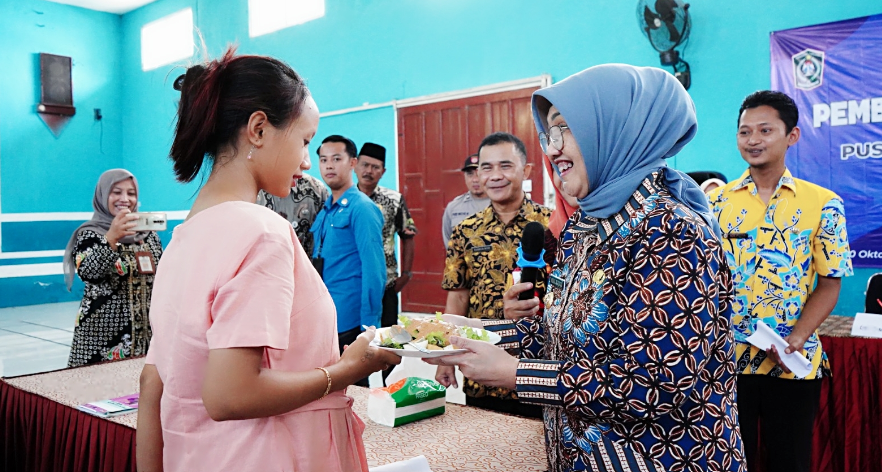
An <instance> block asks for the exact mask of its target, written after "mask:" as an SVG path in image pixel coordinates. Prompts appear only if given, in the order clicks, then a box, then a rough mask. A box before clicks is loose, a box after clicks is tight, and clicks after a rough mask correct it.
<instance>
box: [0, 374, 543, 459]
mask: <svg viewBox="0 0 882 472" xmlns="http://www.w3.org/2000/svg"><path fill="white" fill-rule="evenodd" d="M143 365H144V360H143V358H141V359H130V360H124V361H118V362H113V363H105V364H98V365H93V366H87V367H79V368H74V369H65V370H59V371H55V372H49V373H45V374H37V375H29V376H22V377H16V378H10V379H2V380H0V424H2V426H0V471H8V472H13V471H14V472H24V471H41V472H42V471H96V472H99V471H100V472H117V471H120V472H121V471H134V470H135V426H136V420H137V415H136V414H129V415H123V416H117V417H113V418H108V419H103V418H98V417H96V416H92V415H89V414H86V413H83V412H80V411H78V410H76V409H75V407H76V406H77V405H81V404H83V403H87V402H90V401H96V400H104V399H107V398H115V397H120V396H124V395H128V394H131V393H135V392H137V391H138V378H139V376H140V373H141V367H142V366H143ZM347 393H348V394H349V395H350V396H351V397H353V398H354V399H355V403H354V405H353V409H354V410H355V412H356V413H358V415H359V416H360V417H361V418H362V419H363V420H364V422H365V432H364V443H365V449H366V451H367V457H368V463H369V464H370V466H371V467H373V466H377V465H382V464H388V463H391V462H396V461H401V460H405V459H409V458H411V457H415V456H419V455H424V456H426V458H427V459H428V461H429V465H430V467H431V468H432V470H433V471H435V472H443V471H465V470H468V471H544V470H546V468H547V467H546V461H545V445H544V444H545V443H544V436H543V434H544V432H543V426H542V422H540V421H539V420H535V419H528V418H521V417H517V416H510V415H503V414H500V413H494V412H490V411H485V410H479V409H476V408H472V407H466V406H461V405H455V404H450V403H448V404H447V412H446V413H445V414H444V415H441V416H437V417H433V418H428V419H425V420H422V421H418V422H416V423H411V424H407V425H404V426H399V427H397V428H389V427H386V426H380V425H378V424H376V423H374V422H372V421H371V420H370V419H368V417H367V398H368V389H366V388H361V387H349V389H348V390H347Z"/></svg>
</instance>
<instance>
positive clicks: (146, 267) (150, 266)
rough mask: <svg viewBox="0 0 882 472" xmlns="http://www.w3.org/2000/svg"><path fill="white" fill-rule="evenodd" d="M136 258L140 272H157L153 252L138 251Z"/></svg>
mask: <svg viewBox="0 0 882 472" xmlns="http://www.w3.org/2000/svg"><path fill="white" fill-rule="evenodd" d="M135 259H136V260H137V261H138V272H140V273H142V274H153V273H155V272H156V263H155V262H154V261H153V254H152V253H150V252H149V251H137V252H136V253H135Z"/></svg>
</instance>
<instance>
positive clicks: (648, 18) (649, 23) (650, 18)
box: [643, 5, 660, 29]
mask: <svg viewBox="0 0 882 472" xmlns="http://www.w3.org/2000/svg"><path fill="white" fill-rule="evenodd" d="M659 19H660V18H659V16H658V15H656V14H655V13H653V12H652V10H650V9H649V7H648V6H645V5H644V6H643V21H644V22H645V23H646V27H647V28H649V29H657V28H658V27H659V26H660V25H658V24H656V22H657V21H658V20H659Z"/></svg>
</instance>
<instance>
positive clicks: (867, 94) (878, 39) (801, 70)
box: [771, 15, 882, 267]
mask: <svg viewBox="0 0 882 472" xmlns="http://www.w3.org/2000/svg"><path fill="white" fill-rule="evenodd" d="M771 57H772V89H773V90H779V91H781V92H784V93H786V94H787V95H790V96H791V97H793V99H794V100H795V101H796V105H797V106H798V107H799V128H800V130H801V131H802V137H801V138H800V139H799V142H798V143H797V144H796V145H795V146H793V147H792V148H791V149H790V150H789V151H788V152H787V167H788V168H789V169H790V171H791V172H792V173H793V175H794V176H795V177H798V178H800V179H803V180H807V181H809V182H812V183H815V184H818V185H820V186H822V187H826V188H828V189H830V190H832V191H834V192H836V193H837V194H838V195H839V196H840V197H842V199H843V200H844V201H845V218H846V221H847V222H848V239H849V242H850V243H851V249H852V261H853V263H854V266H855V267H882V15H873V16H867V17H863V18H855V19H853V20H845V21H837V22H835V23H826V24H822V25H815V26H807V27H804V28H794V29H790V30H784V31H776V32H774V33H772V38H771Z"/></svg>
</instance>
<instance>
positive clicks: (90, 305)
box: [63, 169, 162, 367]
mask: <svg viewBox="0 0 882 472" xmlns="http://www.w3.org/2000/svg"><path fill="white" fill-rule="evenodd" d="M92 207H93V208H94V209H95V212H94V213H93V214H92V219H91V220H89V221H87V222H85V223H83V224H82V225H80V227H79V228H77V230H76V231H74V233H73V235H72V236H71V238H70V241H69V242H68V243H67V248H66V249H65V251H64V264H63V265H64V282H65V283H66V284H67V289H68V290H70V289H71V286H72V284H73V277H74V273H76V274H77V275H79V276H80V278H81V279H82V280H83V282H85V284H86V288H85V290H84V293H83V301H82V303H80V309H79V311H77V320H76V327H75V328H74V337H73V344H72V345H71V348H70V358H69V359H68V361H67V365H68V366H69V367H76V366H81V365H86V364H95V363H98V362H101V361H108V360H116V359H124V358H127V357H132V356H140V355H144V354H146V353H147V347H148V346H149V345H150V336H151V331H150V319H149V317H148V314H149V312H150V295H151V293H152V291H153V274H155V273H156V266H157V263H158V262H159V258H160V256H162V243H161V242H160V241H159V237H158V236H157V235H156V233H155V232H153V231H148V232H136V231H134V230H133V228H134V227H135V225H136V224H137V219H138V217H137V215H134V214H132V212H133V211H135V210H136V209H137V208H138V181H137V180H136V179H135V176H134V175H132V173H131V172H129V171H127V170H125V169H111V170H108V171H107V172H105V173H103V174H101V177H100V178H99V179H98V185H96V186H95V196H94V198H93V199H92Z"/></svg>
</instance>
